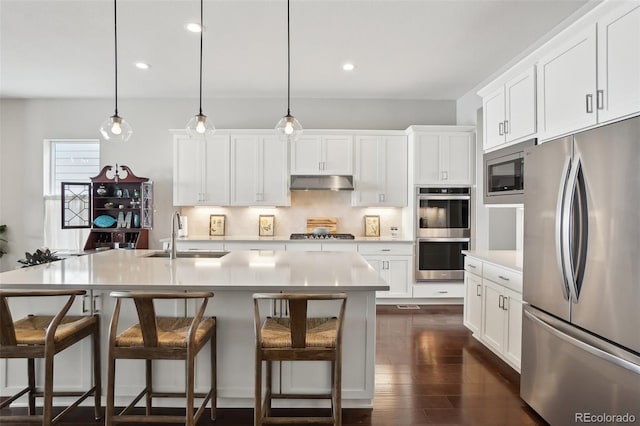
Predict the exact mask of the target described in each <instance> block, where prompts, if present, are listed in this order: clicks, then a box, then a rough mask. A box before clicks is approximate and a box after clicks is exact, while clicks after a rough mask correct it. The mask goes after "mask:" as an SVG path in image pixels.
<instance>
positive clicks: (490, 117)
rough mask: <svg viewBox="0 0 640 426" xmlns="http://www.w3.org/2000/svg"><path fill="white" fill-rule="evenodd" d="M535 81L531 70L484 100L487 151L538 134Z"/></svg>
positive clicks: (513, 79)
mask: <svg viewBox="0 0 640 426" xmlns="http://www.w3.org/2000/svg"><path fill="white" fill-rule="evenodd" d="M535 80H536V74H535V67H531V68H528V69H527V70H526V71H525V72H523V73H521V74H520V75H518V76H516V77H514V78H512V79H510V80H509V81H507V82H506V83H505V84H504V85H501V86H500V87H498V88H497V89H496V90H495V91H493V92H492V93H490V94H488V95H486V96H484V97H483V98H482V105H483V112H484V150H485V151H487V150H490V149H492V148H496V147H500V146H503V145H505V144H509V143H511V142H515V141H518V140H521V139H523V138H525V137H527V136H532V135H533V134H535V132H536V98H535V95H536V94H535V90H536V85H535Z"/></svg>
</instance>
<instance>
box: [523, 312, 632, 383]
mask: <svg viewBox="0 0 640 426" xmlns="http://www.w3.org/2000/svg"><path fill="white" fill-rule="evenodd" d="M523 313H524V315H525V316H526V317H527V318H529V319H530V320H531V321H533V322H534V323H536V324H537V325H539V326H540V327H542V328H544V329H545V330H546V331H548V332H549V333H551V334H553V335H554V336H556V337H557V338H558V339H560V340H563V341H565V342H567V343H569V344H571V345H573V346H575V347H577V348H579V349H582V350H584V351H586V352H589V353H590V354H592V355H594V356H597V357H598V358H602V359H603V360H605V361H608V362H610V363H612V364H615V365H617V366H619V367H622V368H625V369H627V370H629V371H631V372H633V373H635V374H639V375H640V365H638V364H635V363H633V362H631V361H627V360H626V359H623V358H620V357H618V356H616V355H614V354H612V353H610V352H608V351H605V350H602V349H600V348H597V347H595V346H593V345H590V344H589V343H587V342H585V341H583V340H580V339H577V338H576V337H574V336H571V335H569V334H567V333H563V332H562V331H561V330H559V329H558V328H556V327H553V326H552V325H551V324H549V323H547V322H546V321H544V320H543V319H541V318H539V317H538V316H537V315H536V314H534V313H533V312H531V311H529V310H527V309H525V310H524V311H523Z"/></svg>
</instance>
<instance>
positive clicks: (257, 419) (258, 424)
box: [253, 354, 262, 426]
mask: <svg viewBox="0 0 640 426" xmlns="http://www.w3.org/2000/svg"><path fill="white" fill-rule="evenodd" d="M254 399H255V408H254V409H253V417H254V425H255V426H262V360H261V359H260V355H259V354H256V389H255V398H254Z"/></svg>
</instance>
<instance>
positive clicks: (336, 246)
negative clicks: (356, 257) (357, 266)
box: [322, 243, 358, 252]
mask: <svg viewBox="0 0 640 426" xmlns="http://www.w3.org/2000/svg"><path fill="white" fill-rule="evenodd" d="M322 251H352V252H357V251H358V245H357V244H355V243H322Z"/></svg>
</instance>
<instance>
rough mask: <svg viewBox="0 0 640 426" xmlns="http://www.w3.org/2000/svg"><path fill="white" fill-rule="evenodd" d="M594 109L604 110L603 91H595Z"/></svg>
mask: <svg viewBox="0 0 640 426" xmlns="http://www.w3.org/2000/svg"><path fill="white" fill-rule="evenodd" d="M596 108H598V109H604V90H602V89H600V90H596Z"/></svg>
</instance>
